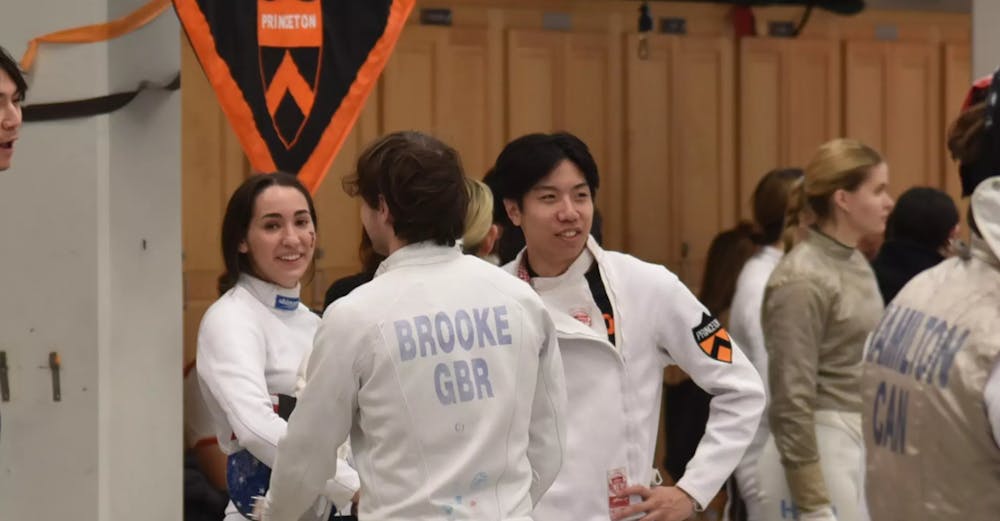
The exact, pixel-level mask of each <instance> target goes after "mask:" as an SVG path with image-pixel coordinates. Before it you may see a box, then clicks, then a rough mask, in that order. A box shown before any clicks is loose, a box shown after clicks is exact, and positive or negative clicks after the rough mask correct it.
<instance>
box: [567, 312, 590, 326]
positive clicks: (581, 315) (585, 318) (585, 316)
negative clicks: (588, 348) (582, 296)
mask: <svg viewBox="0 0 1000 521" xmlns="http://www.w3.org/2000/svg"><path fill="white" fill-rule="evenodd" d="M569 314H570V315H572V316H573V318H575V319H577V320H578V321H580V322H582V323H583V324H584V325H587V326H589V325H590V324H591V321H590V313H588V312H587V310H586V309H583V308H573V309H571V310H569Z"/></svg>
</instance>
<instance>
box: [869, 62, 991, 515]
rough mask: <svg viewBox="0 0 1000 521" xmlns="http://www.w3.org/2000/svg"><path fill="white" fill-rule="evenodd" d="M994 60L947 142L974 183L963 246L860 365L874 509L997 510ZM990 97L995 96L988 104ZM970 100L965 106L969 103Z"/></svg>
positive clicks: (892, 317) (912, 296) (903, 296)
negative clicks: (968, 241)
mask: <svg viewBox="0 0 1000 521" xmlns="http://www.w3.org/2000/svg"><path fill="white" fill-rule="evenodd" d="M987 90H993V91H994V92H996V91H1000V72H998V73H997V74H995V75H994V76H993V77H992V78H987V79H986V80H984V81H982V82H977V84H976V85H975V86H974V89H973V92H972V93H971V94H970V99H969V100H968V101H967V102H966V103H967V106H966V107H964V109H965V110H964V111H963V114H962V115H961V116H960V117H959V118H958V120H957V121H956V122H955V123H954V124H953V125H952V128H951V130H950V132H949V143H948V147H949V149H950V150H951V152H952V155H953V156H954V157H955V158H956V159H959V160H960V161H961V168H960V171H961V174H962V190H963V195H968V193H969V191H970V190H974V192H973V193H972V201H971V210H972V214H971V218H970V219H969V224H970V228H972V230H973V233H972V240H971V244H970V246H969V251H968V253H966V254H964V255H961V256H960V257H953V258H951V259H948V260H945V261H944V262H942V263H940V264H938V265H937V266H935V267H933V268H931V269H929V270H927V271H925V272H923V273H921V274H920V275H918V276H917V277H915V278H914V279H913V280H911V281H910V282H909V283H908V284H907V285H906V286H905V287H904V288H903V289H902V291H900V292H899V295H897V297H896V298H895V299H894V300H893V301H892V303H891V304H890V305H889V306H888V308H887V309H886V314H885V317H884V318H883V319H882V322H881V323H880V324H879V326H878V328H877V329H876V330H875V332H874V333H873V334H872V336H871V338H870V340H869V344H868V349H867V350H866V352H865V366H864V368H865V369H864V377H863V380H862V381H863V384H864V385H863V389H864V411H863V415H864V419H865V428H864V433H865V452H866V455H867V460H868V468H867V474H866V492H867V497H868V503H869V505H870V507H871V513H872V519H875V520H876V521H897V520H899V521H903V520H906V521H909V520H913V519H920V520H926V521H940V520H946V519H947V520H950V519H963V520H970V521H987V520H995V519H997V517H998V513H1000V494H997V493H996V492H997V490H1000V371H998V369H1000V257H998V256H1000V177H988V178H985V179H984V176H988V175H991V174H993V173H995V172H997V170H996V167H995V165H996V163H997V162H998V161H1000V148H998V147H997V143H998V142H1000V131H998V129H997V127H996V125H995V124H992V125H989V126H987V125H984V124H983V123H984V120H986V119H987V115H989V118H990V119H992V120H994V121H996V120H997V119H996V118H997V117H998V116H1000V108H998V105H997V97H996V96H995V95H987V92H986V91H987ZM991 102H992V106H990V104H991ZM970 103H971V107H970V106H968V104H970Z"/></svg>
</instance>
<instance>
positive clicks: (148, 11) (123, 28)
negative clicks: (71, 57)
mask: <svg viewBox="0 0 1000 521" xmlns="http://www.w3.org/2000/svg"><path fill="white" fill-rule="evenodd" d="M169 6H170V0H150V2H149V3H148V4H146V5H144V6H142V7H140V8H138V9H136V10H135V11H133V12H131V13H129V14H127V15H125V16H123V17H121V18H119V19H117V20H112V21H110V22H107V23H102V24H93V25H85V26H83V27H74V28H72V29H64V30H62V31H56V32H54V33H49V34H46V35H42V36H39V37H37V38H33V39H32V40H31V41H30V42H28V50H27V51H25V52H24V56H22V57H21V69H23V70H25V71H30V70H31V67H32V66H33V65H34V64H35V56H36V54H38V44H40V43H95V42H103V41H106V40H112V39H114V38H118V37H119V36H123V35H126V34H128V33H130V32H132V31H135V30H137V29H139V28H141V27H143V26H145V25H146V24H148V23H149V22H152V21H153V20H154V19H156V17H158V16H160V15H161V14H163V11H165V10H166V9H167V7H169Z"/></svg>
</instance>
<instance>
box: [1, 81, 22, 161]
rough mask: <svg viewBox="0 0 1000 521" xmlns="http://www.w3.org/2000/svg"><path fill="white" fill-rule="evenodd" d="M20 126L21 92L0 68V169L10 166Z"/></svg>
mask: <svg viewBox="0 0 1000 521" xmlns="http://www.w3.org/2000/svg"><path fill="white" fill-rule="evenodd" d="M20 128H21V93H20V92H18V91H17V85H16V84H15V83H14V80H13V79H12V78H11V77H10V76H9V75H8V74H7V73H6V72H4V71H3V70H2V69H0V171H3V170H7V169H8V168H10V164H11V160H12V158H13V157H14V141H16V140H17V132H18V130H19V129H20Z"/></svg>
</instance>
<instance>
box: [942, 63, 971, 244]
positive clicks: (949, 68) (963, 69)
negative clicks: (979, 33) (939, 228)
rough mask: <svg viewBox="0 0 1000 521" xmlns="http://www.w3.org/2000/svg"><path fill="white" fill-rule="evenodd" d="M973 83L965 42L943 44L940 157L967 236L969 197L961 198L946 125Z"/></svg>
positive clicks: (947, 184) (956, 114)
mask: <svg viewBox="0 0 1000 521" xmlns="http://www.w3.org/2000/svg"><path fill="white" fill-rule="evenodd" d="M971 85H972V60H971V53H970V51H969V46H968V45H967V44H946V45H945V46H944V96H943V103H944V121H943V122H942V123H943V124H942V125H941V128H942V129H943V130H944V132H945V133H943V134H942V135H941V143H942V144H941V157H942V159H943V163H944V189H945V191H947V192H948V194H949V195H951V197H952V198H954V199H955V204H957V205H958V206H959V210H960V211H959V217H960V218H961V220H962V235H963V236H966V237H967V236H968V223H967V222H966V219H965V213H966V209H967V208H968V206H969V202H968V200H963V199H962V181H961V178H960V177H959V175H958V163H956V162H955V161H952V159H951V155H950V154H949V153H948V149H947V143H946V140H947V129H948V127H949V126H950V125H951V123H952V122H953V121H955V118H957V117H958V114H959V113H960V112H961V109H962V101H963V100H965V95H966V94H967V93H968V92H969V87H970V86H971Z"/></svg>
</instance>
